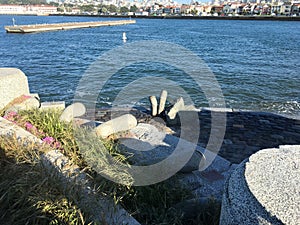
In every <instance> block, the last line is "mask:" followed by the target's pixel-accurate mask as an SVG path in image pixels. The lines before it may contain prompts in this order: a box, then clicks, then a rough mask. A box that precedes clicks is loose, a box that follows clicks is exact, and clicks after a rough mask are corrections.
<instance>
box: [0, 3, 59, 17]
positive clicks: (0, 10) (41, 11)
mask: <svg viewBox="0 0 300 225" xmlns="http://www.w3.org/2000/svg"><path fill="white" fill-rule="evenodd" d="M51 13H57V8H56V7H55V6H50V5H0V14H14V15H15V14H34V15H48V14H51Z"/></svg>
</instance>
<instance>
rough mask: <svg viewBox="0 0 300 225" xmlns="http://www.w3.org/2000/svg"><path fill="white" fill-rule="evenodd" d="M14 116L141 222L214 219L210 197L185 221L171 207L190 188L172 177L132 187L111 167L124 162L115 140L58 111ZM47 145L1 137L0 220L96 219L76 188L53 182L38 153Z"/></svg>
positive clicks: (63, 221)
mask: <svg viewBox="0 0 300 225" xmlns="http://www.w3.org/2000/svg"><path fill="white" fill-rule="evenodd" d="M18 116H19V117H18V119H17V120H18V121H17V123H18V124H19V125H21V126H22V125H23V126H24V124H25V123H26V122H30V123H31V124H33V125H34V126H35V127H36V128H37V129H38V132H37V135H40V136H39V138H43V137H44V136H51V137H53V138H55V140H56V141H57V142H59V143H60V144H61V148H60V149H61V151H62V152H63V153H64V154H65V155H67V156H68V157H69V158H70V160H71V161H72V163H74V164H76V165H78V166H79V167H80V168H81V169H82V170H84V171H85V172H87V173H88V174H89V175H90V178H91V180H92V182H93V183H94V186H95V189H97V191H98V193H99V194H101V195H105V196H109V197H111V198H112V199H114V200H115V203H119V204H121V205H122V206H123V207H124V208H125V209H126V210H127V211H128V212H130V213H131V214H132V215H133V216H134V217H135V218H136V219H137V220H138V221H139V222H140V223H141V224H155V225H157V224H178V225H180V224H191V225H193V224H218V216H219V211H220V207H219V205H218V204H216V203H215V202H211V203H210V204H208V205H207V206H205V209H202V208H199V214H197V216H196V217H194V218H191V219H189V220H186V218H184V215H183V214H182V212H181V211H180V210H178V209H176V207H174V206H176V204H178V203H180V202H181V201H183V200H185V199H189V198H191V195H190V193H189V191H187V189H184V188H183V187H182V186H181V185H179V184H178V183H177V182H176V177H173V178H170V179H169V180H168V181H164V182H162V183H159V184H154V185H151V186H144V187H133V186H131V185H130V184H131V183H132V178H131V177H130V176H129V175H128V174H127V173H126V172H125V171H122V170H120V169H119V167H118V166H116V167H114V166H113V165H114V163H115V162H117V163H120V162H121V163H126V162H127V159H126V158H125V157H124V156H123V155H122V154H120V153H119V151H118V145H117V143H116V142H114V141H105V140H100V139H99V138H98V137H97V136H95V134H94V133H93V132H91V130H89V129H88V128H84V129H82V128H80V129H79V128H76V127H75V128H74V126H73V124H72V123H65V122H61V121H60V120H59V117H60V112H59V111H38V110H32V111H22V112H19V113H18ZM50 149H51V147H50V146H48V145H46V144H45V145H43V146H37V145H36V144H31V145H30V144H27V145H24V144H22V143H20V142H19V141H17V140H16V138H15V137H0V221H1V224H89V223H90V224H95V223H96V221H93V220H92V219H91V215H90V214H89V212H88V210H87V211H86V210H84V209H81V208H80V207H79V204H78V193H77V192H76V187H75V188H74V190H66V188H64V187H62V186H61V184H60V183H59V182H57V180H58V178H57V177H56V176H55V174H50V175H49V173H47V172H46V171H47V170H46V169H45V168H44V167H43V165H42V164H41V163H40V156H41V154H43V153H45V152H47V151H49V150H50ZM79 149H80V150H79ZM112 158H113V161H112V160H111V159H112ZM87 161H88V162H89V163H87ZM88 165H93V168H91V167H90V166H88ZM96 171H97V172H96ZM102 172H103V173H105V174H110V176H117V177H118V178H121V179H124V180H126V181H127V183H126V184H127V185H121V184H116V183H114V182H112V181H109V180H108V179H105V178H104V177H103V176H101V173H102ZM2 221H3V222H2Z"/></svg>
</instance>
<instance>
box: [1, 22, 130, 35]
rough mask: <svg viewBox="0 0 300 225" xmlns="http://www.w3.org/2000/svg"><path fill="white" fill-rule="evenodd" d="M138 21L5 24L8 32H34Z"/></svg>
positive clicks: (115, 24)
mask: <svg viewBox="0 0 300 225" xmlns="http://www.w3.org/2000/svg"><path fill="white" fill-rule="evenodd" d="M133 23H136V21H135V20H116V21H93V22H73V23H53V24H32V25H19V26H18V25H15V26H5V27H4V28H5V30H6V32H7V33H23V34H25V33H34V32H45V31H57V30H69V29H78V28H92V27H102V26H117V25H126V24H133Z"/></svg>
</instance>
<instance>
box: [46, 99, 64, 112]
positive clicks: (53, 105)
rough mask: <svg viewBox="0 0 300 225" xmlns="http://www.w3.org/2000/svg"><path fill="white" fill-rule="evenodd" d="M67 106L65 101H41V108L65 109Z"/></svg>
mask: <svg viewBox="0 0 300 225" xmlns="http://www.w3.org/2000/svg"><path fill="white" fill-rule="evenodd" d="M65 107H66V104H65V102H64V101H58V102H42V103H41V108H40V109H41V110H48V109H50V110H52V109H53V110H64V109H65Z"/></svg>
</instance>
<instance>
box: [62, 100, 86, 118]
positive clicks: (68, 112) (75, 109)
mask: <svg viewBox="0 0 300 225" xmlns="http://www.w3.org/2000/svg"><path fill="white" fill-rule="evenodd" d="M85 112H86V109H85V106H84V105H83V104H82V103H80V102H76V103H74V104H72V105H69V106H68V107H67V108H65V110H64V111H63V112H62V114H61V116H60V120H61V121H65V122H71V121H72V120H73V118H74V117H79V116H83V115H84V114H85Z"/></svg>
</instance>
